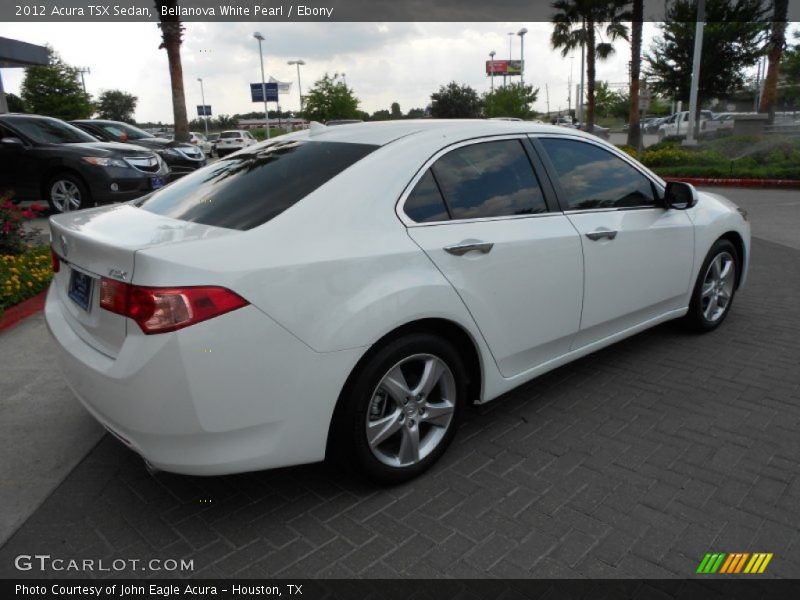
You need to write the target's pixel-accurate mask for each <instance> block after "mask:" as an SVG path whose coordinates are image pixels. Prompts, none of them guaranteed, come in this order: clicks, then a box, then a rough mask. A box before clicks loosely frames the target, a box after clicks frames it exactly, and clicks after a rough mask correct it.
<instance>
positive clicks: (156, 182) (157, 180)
mask: <svg viewBox="0 0 800 600" xmlns="http://www.w3.org/2000/svg"><path fill="white" fill-rule="evenodd" d="M164 184H165V182H164V178H163V177H151V178H150V187H151V189H154V190H157V189H158V188H162V187H164Z"/></svg>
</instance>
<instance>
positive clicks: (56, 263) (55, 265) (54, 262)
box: [50, 248, 61, 273]
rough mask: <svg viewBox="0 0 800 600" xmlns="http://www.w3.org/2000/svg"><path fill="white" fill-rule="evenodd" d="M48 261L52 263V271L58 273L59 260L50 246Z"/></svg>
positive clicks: (59, 267)
mask: <svg viewBox="0 0 800 600" xmlns="http://www.w3.org/2000/svg"><path fill="white" fill-rule="evenodd" d="M50 262H51V263H52V265H53V273H58V272H59V271H60V270H61V260H60V259H59V258H58V254H56V251H55V250H53V249H52V248H50Z"/></svg>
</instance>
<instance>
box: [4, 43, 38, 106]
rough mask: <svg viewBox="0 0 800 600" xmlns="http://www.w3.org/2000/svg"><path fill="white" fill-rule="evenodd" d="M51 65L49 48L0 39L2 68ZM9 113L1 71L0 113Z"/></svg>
mask: <svg viewBox="0 0 800 600" xmlns="http://www.w3.org/2000/svg"><path fill="white" fill-rule="evenodd" d="M49 63H50V55H49V53H48V51H47V48H45V47H44V46H37V45H35V44H29V43H27V42H20V41H18V40H11V39H8V38H4V37H0V68H2V69H7V68H10V67H11V68H14V67H32V66H35V65H46V64H49ZM6 112H8V103H7V102H6V94H5V90H4V88H3V73H2V71H0V113H6Z"/></svg>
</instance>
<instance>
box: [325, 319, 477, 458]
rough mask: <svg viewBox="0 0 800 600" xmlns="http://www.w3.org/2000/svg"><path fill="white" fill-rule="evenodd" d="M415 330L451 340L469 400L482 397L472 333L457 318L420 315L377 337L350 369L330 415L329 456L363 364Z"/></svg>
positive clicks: (475, 347)
mask: <svg viewBox="0 0 800 600" xmlns="http://www.w3.org/2000/svg"><path fill="white" fill-rule="evenodd" d="M413 333H427V334H432V335H435V336H437V337H440V338H442V339H444V340H446V341H448V342H449V343H451V344H452V345H453V346H454V347H455V349H456V350H457V351H458V353H459V355H460V356H461V359H462V360H463V361H464V366H465V368H466V371H467V373H468V380H467V390H468V401H470V402H472V401H474V400H477V399H480V398H481V394H482V386H483V370H482V361H481V358H480V353H479V351H478V345H477V344H476V342H475V340H474V339H473V337H472V336H471V335H470V334H469V333H468V332H467V330H466V329H464V328H463V327H462V326H461V325H459V324H457V323H455V322H454V321H450V320H448V319H442V318H429V319H418V320H416V321H411V322H409V323H406V324H405V325H401V326H400V327H397V328H395V329H393V330H392V331H390V332H389V333H387V334H385V335H383V336H382V337H381V338H380V339H378V340H377V341H376V342H375V343H374V344H372V345H371V346H370V347H369V349H368V350H367V351H366V352H365V353H364V354H363V355H362V356H361V358H360V359H359V360H358V362H357V363H356V365H355V366H354V367H353V369H352V370H351V371H350V374H349V375H348V377H347V380H346V381H345V384H344V386H342V390H341V392H340V393H339V397H338V399H337V401H336V406H335V408H334V411H333V418H332V419H331V424H330V426H329V427H328V441H327V449H326V455H328V456H330V454H331V441H332V439H333V436H334V433H335V432H334V429H335V428H336V424H337V423H338V420H339V419H340V418H341V414H342V408H343V406H344V401H343V399H344V398H345V397H346V395H347V394H348V393H349V391H350V389H351V387H352V386H353V384H354V381H355V379H356V377H357V375H358V373H359V372H360V370H361V369H362V367H363V365H364V364H365V363H366V362H367V361H368V360H369V359H370V357H372V356H373V355H374V354H375V353H376V352H378V351H380V350H381V349H382V348H384V347H385V346H386V345H387V344H390V343H391V342H393V341H394V340H397V339H399V338H401V337H403V336H405V335H409V334H413Z"/></svg>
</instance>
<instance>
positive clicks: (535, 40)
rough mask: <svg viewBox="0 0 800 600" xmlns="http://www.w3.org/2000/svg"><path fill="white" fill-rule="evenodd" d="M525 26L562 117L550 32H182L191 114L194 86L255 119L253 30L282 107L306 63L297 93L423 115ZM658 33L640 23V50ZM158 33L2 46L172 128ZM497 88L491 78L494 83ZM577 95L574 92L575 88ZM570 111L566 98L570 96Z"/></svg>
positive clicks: (481, 78)
mask: <svg viewBox="0 0 800 600" xmlns="http://www.w3.org/2000/svg"><path fill="white" fill-rule="evenodd" d="M521 27H527V28H528V30H529V33H528V35H527V36H526V37H525V58H526V63H527V68H526V81H527V82H529V83H531V84H533V85H534V86H536V87H539V88H540V92H539V100H538V102H537V103H536V106H535V108H536V110H538V111H541V112H543V111H545V110H546V109H547V95H548V94H547V93H546V91H545V86H546V85H547V87H548V88H549V99H550V108H551V110H557V109H559V108H562V109H566V108H567V82H568V80H569V77H570V69H572V80H573V84H576V83H577V82H578V81H579V77H580V55H579V54H577V55H576V56H575V58H574V61H571V60H570V58H569V57H568V58H562V57H561V55H560V53H559V52H554V51H552V50H551V49H550V45H549V36H550V30H551V26H550V24H548V23H383V24H381V23H188V24H187V25H186V37H185V41H184V44H183V50H182V56H183V74H184V85H185V89H186V101H187V107H188V109H189V112H190V115H191V114H193V113H194V106H195V105H196V104H200V85H199V83H198V82H197V78H198V77H202V78H203V80H204V85H205V98H206V103H207V104H211V105H212V110H213V111H214V114H222V113H226V114H234V113H244V112H249V111H252V110H258V109H259V105H257V104H252V103H251V102H250V95H249V86H248V84H249V83H250V82H258V81H260V77H261V76H260V69H259V61H258V43H257V42H256V40H254V39H253V32H254V31H255V30H259V31H261V33H262V34H263V35H264V36H265V37H266V42H265V43H264V51H265V70H266V72H267V75H268V76H269V75H272V76H274V77H275V78H277V79H279V80H281V81H291V82H292V83H293V86H292V90H291V93H289V94H285V95H282V97H281V107H282V108H284V109H288V110H295V109H297V108H299V99H298V96H297V87H296V85H297V83H296V81H297V75H296V71H295V70H294V69H295V67H290V66H288V65H287V64H286V62H287V60H290V59H295V58H302V59H303V60H305V61H306V63H307V64H306V66H305V67H301V69H302V70H301V77H302V83H303V89H304V90H307V89H308V87H309V85H310V84H312V83H313V82H314V81H315V80H316V79H318V78H319V77H321V76H322V75H323V74H324V73H325V72H326V71H327V72H329V73H334V72H339V73H345V74H346V78H347V84H348V85H349V86H350V87H352V88H354V90H355V93H356V95H357V96H358V97H359V98H360V100H361V108H362V109H364V110H366V111H368V112H370V113H372V112H373V111H375V110H379V109H382V108H386V109H388V108H389V106H390V105H391V103H392V102H394V101H397V102H399V103H400V106H401V108H402V110H403V111H404V112H405V111H407V110H408V109H409V108H413V107H424V106H425V105H426V104H428V102H429V97H430V94H431V92H433V91H435V90H436V89H438V87H439V85H441V84H443V83H447V82H449V81H451V80H456V81H458V82H463V83H468V84H469V85H471V86H473V87H475V88H476V89H477V90H478V91H479V92H483V91H488V89H489V79H488V78H487V77H486V76H485V75H484V61H485V60H487V59H488V58H489V57H488V54H489V51H490V50H495V51H496V52H497V56H496V58H497V59H505V58H508V54H509V36H508V32H510V31H514V32H516V31H518V30H519V29H520V28H521ZM656 32H657V30H656V28H655V27H654V26H653V24H652V23H646V24H645V47H647V46H649V39H650V38H651V37H652V36H653V35H654V34H655V33H656ZM159 34H160V32H159V30H158V28H157V26H156V25H155V24H151V23H130V24H124V23H74V24H73V23H71V24H67V23H36V24H34V23H22V24H19V23H15V24H14V25H13V26H11V25H9V24H8V23H5V24H0V36H3V37H10V38H14V39H19V40H24V41H27V42H31V43H34V44H46V43H49V44H50V45H52V46H53V47H54V48H55V49H56V50H57V51H58V52H59V53H60V54H61V56H62V57H63V58H64V59H65V60H66V61H67V62H68V63H70V64H72V65H76V66H85V67H89V68H90V69H91V74H89V75H87V76H86V87H87V91H88V92H89V93H90V94H93V95H95V96H97V95H98V94H99V93H101V92H102V91H103V90H106V89H122V90H125V91H128V92H130V93H132V94H134V95H136V96H138V98H139V104H138V107H137V110H136V120H137V121H142V122H144V121H164V122H171V120H172V109H171V104H170V94H169V75H168V72H167V57H166V53H165V52H164V51H163V50H159V49H158V45H159V43H160V35H159ZM616 47H617V54H616V55H615V56H614V57H612V58H611V59H610V60H609V61H607V62H605V63H601V64H600V65H599V66H598V78H599V79H601V80H608V81H611V82H624V81H627V63H628V60H629V56H630V47H629V45H628V44H627V42H625V41H624V40H623V41H619V42H617V44H616ZM512 52H513V58H515V59H517V58H519V53H520V46H519V38H518V37H517V36H514V37H513V42H512ZM2 76H3V81H4V84H5V88H6V91H8V92H13V93H19V87H20V84H21V82H22V77H23V71H22V70H21V69H2ZM501 80H502V78H495V84H496V85H497V84H498V83H500V81H501ZM573 89H574V88H573ZM573 104H574V94H573Z"/></svg>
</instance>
